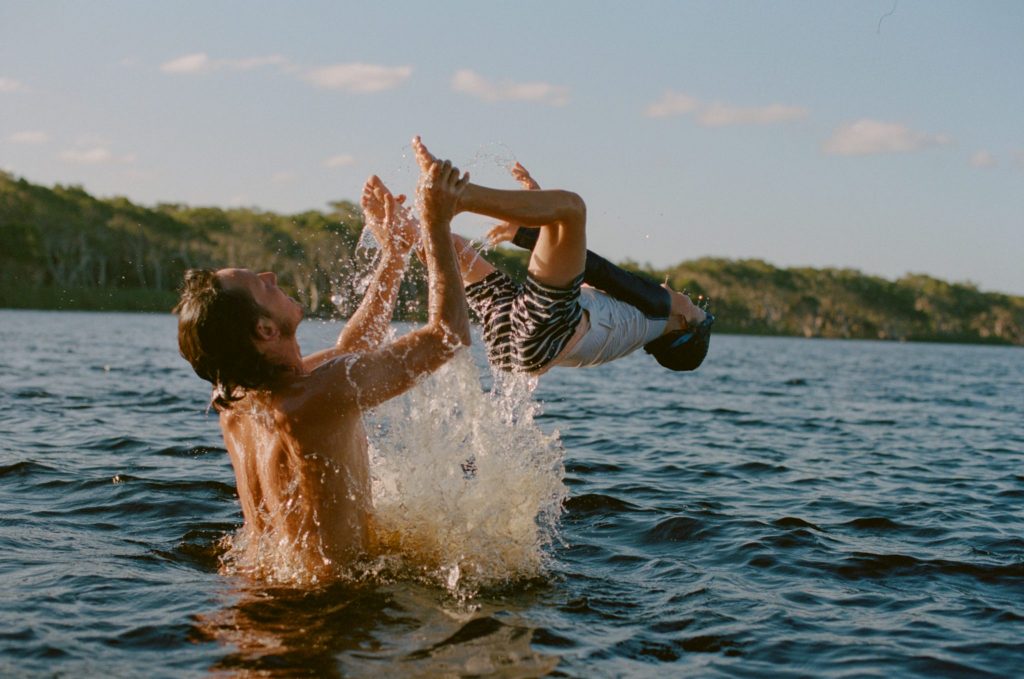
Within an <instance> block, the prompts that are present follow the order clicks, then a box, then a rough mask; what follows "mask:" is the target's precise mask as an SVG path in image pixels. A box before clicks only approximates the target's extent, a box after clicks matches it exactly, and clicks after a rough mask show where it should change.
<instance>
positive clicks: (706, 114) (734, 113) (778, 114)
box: [697, 102, 807, 127]
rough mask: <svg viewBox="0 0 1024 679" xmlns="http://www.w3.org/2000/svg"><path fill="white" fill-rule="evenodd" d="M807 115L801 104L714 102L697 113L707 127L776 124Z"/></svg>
mask: <svg viewBox="0 0 1024 679" xmlns="http://www.w3.org/2000/svg"><path fill="white" fill-rule="evenodd" d="M806 117H807V109H805V108H803V107H801V106H787V105H785V104H769V105H767V106H754V107H749V108H743V107H739V106H729V105H727V104H722V103H717V102H716V103H714V104H710V105H708V106H705V107H703V108H702V109H701V111H700V113H699V114H698V115H697V122H698V123H700V124H701V125H705V126H707V127H724V126H726V125H774V124H776V123H788V122H792V121H794V120H803V119H804V118H806Z"/></svg>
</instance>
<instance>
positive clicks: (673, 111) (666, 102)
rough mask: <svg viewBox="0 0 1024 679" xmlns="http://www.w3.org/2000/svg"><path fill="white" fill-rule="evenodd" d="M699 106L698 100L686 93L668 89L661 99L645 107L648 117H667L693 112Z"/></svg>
mask: <svg viewBox="0 0 1024 679" xmlns="http://www.w3.org/2000/svg"><path fill="white" fill-rule="evenodd" d="M698 106H700V101H698V100H697V99H696V98H694V97H691V96H690V95H688V94H682V93H680V92H673V91H672V90H668V91H666V92H665V94H664V95H662V97H661V99H659V100H658V101H656V102H654V103H653V104H651V105H650V106H648V107H647V111H646V115H647V117H648V118H667V117H669V116H681V115H686V114H687V113H693V112H694V111H696V110H697V107H698Z"/></svg>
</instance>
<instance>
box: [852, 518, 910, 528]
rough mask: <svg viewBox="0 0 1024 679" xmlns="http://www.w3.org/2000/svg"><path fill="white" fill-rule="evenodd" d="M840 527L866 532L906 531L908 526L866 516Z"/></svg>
mask: <svg viewBox="0 0 1024 679" xmlns="http://www.w3.org/2000/svg"><path fill="white" fill-rule="evenodd" d="M840 525H841V526H848V527H850V528H856V529H857V530H866V531H903V530H907V529H908V526H905V525H903V524H902V523H897V522H896V521H893V520H892V519H888V518H886V517H884V516H866V517H863V518H860V519H853V520H852V521H847V522H846V523H843V524H840Z"/></svg>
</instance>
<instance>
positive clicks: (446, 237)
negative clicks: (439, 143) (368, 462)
mask: <svg viewBox="0 0 1024 679" xmlns="http://www.w3.org/2000/svg"><path fill="white" fill-rule="evenodd" d="M468 179H469V177H468V175H466V176H465V177H462V178H460V177H459V171H458V169H457V168H454V167H452V165H451V163H450V162H448V161H444V162H443V163H441V162H434V163H432V164H431V166H430V167H429V168H428V169H427V171H425V172H424V173H423V180H422V182H421V186H420V192H421V197H422V206H423V208H422V209H423V213H422V217H421V220H420V222H421V224H422V235H423V244H424V250H425V259H426V264H427V272H428V276H429V293H428V295H429V296H428V309H429V311H428V314H429V316H428V320H427V323H426V325H424V326H423V327H421V328H418V329H417V330H414V331H413V332H410V333H408V334H407V335H404V336H402V337H401V338H399V339H398V340H396V341H395V342H391V343H389V344H385V345H383V346H382V347H380V348H378V349H376V350H372V351H367V352H364V353H359V354H353V355H352V358H351V359H350V360H347V361H346V360H339V361H336V362H334V363H329V364H326V365H324V366H323V368H321V369H320V370H316V371H314V372H313V373H312V374H311V375H310V376H309V380H310V381H309V383H308V384H307V386H308V389H306V390H305V392H306V393H307V394H308V397H307V398H306V403H304V404H303V408H304V409H308V410H307V412H309V413H311V414H312V415H313V416H314V417H316V416H327V415H330V414H331V413H332V412H336V411H337V409H339V408H344V407H351V406H352V405H355V406H357V407H358V408H359V409H366V408H372V407H373V406H375V405H377V404H379V403H382V402H384V401H386V400H388V399H390V398H393V397H395V396H397V395H398V394H400V393H402V392H404V391H406V390H407V389H409V388H410V387H411V386H412V385H414V384H415V383H416V381H417V380H418V379H419V378H420V377H421V376H422V375H424V374H426V373H429V372H433V371H434V370H437V368H439V367H441V365H443V364H444V363H445V361H447V360H448V359H450V358H451V357H452V356H453V355H454V354H455V351H456V350H457V349H458V348H459V347H462V346H468V345H469V343H470V329H469V310H468V309H467V307H466V296H465V293H464V291H463V287H462V279H461V277H460V275H459V266H458V262H457V260H456V256H455V248H454V246H453V245H452V239H451V232H450V226H449V225H450V222H451V219H452V217H453V216H454V215H455V210H456V205H457V204H458V199H459V196H460V195H461V193H462V191H464V190H465V187H466V184H467V183H468Z"/></svg>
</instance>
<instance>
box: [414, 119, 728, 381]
mask: <svg viewBox="0 0 1024 679" xmlns="http://www.w3.org/2000/svg"><path fill="white" fill-rule="evenodd" d="M413 148H414V150H415V152H416V157H417V160H418V161H419V163H420V165H421V167H425V166H426V165H427V164H429V163H432V162H434V156H433V155H432V154H431V153H430V152H429V151H428V150H427V148H426V147H425V146H424V145H423V143H422V142H421V141H420V140H419V139H418V138H417V139H415V140H413ZM512 173H513V176H514V177H515V178H516V179H517V180H518V181H519V182H520V183H521V184H522V185H523V187H524V189H525V190H523V191H506V190H500V189H490V188H485V187H482V186H478V185H476V184H469V185H467V186H466V190H465V191H464V192H463V194H462V196H461V197H460V199H459V205H458V208H457V211H458V212H476V213H479V214H483V215H487V216H490V217H495V218H497V219H500V220H503V221H504V223H503V224H501V225H499V226H497V227H495V228H494V229H492V230H491V232H490V234H489V235H488V236H489V239H490V240H491V242H492V243H498V242H503V241H508V240H512V241H513V242H516V243H517V244H518V245H521V246H523V247H527V248H529V249H530V250H531V254H530V261H529V265H528V267H527V270H528V273H529V275H528V277H527V280H526V282H525V283H524V284H518V283H516V282H514V281H512V279H511V278H509V276H508V275H506V274H505V273H503V272H501V271H498V270H497V269H495V268H494V266H493V265H491V264H490V263H489V262H487V261H486V260H484V259H483V258H482V257H480V256H479V255H478V254H477V252H476V251H475V249H474V248H473V247H472V244H471V243H470V242H469V241H467V240H466V239H464V238H462V237H460V236H454V239H455V246H456V249H457V250H458V252H459V263H460V267H461V270H462V277H463V282H464V283H465V284H466V295H467V297H468V299H469V303H470V305H471V306H472V307H473V308H474V310H475V311H476V312H477V314H478V315H479V316H480V317H481V320H482V323H483V327H484V342H485V344H486V345H487V350H488V357H489V359H490V360H491V363H492V364H493V365H495V366H496V367H498V368H500V369H502V370H508V371H514V372H528V373H535V374H539V373H542V372H544V371H546V370H548V369H549V368H551V367H553V366H559V365H560V366H568V367H585V366H592V365H599V364H602V363H607V362H609V361H613V360H615V359H617V358H621V357H622V356H625V355H627V354H630V353H632V352H633V351H636V350H637V349H639V348H640V347H644V349H645V350H646V351H647V352H648V353H650V354H652V355H653V356H654V358H655V359H656V360H657V361H658V362H659V363H660V364H661V365H663V366H665V367H666V368H669V369H671V370H694V369H696V368H697V367H698V366H699V365H700V364H701V362H702V361H703V359H704V356H705V355H706V353H707V349H708V343H709V341H710V329H711V324H712V323H713V322H714V316H712V315H711V314H710V313H707V312H706V310H705V309H706V303H702V305H701V306H698V305H697V304H694V303H693V301H692V300H691V299H690V297H689V296H688V295H686V294H683V293H679V292H676V291H674V290H671V289H669V288H668V287H667V286H658V285H656V284H654V283H651V282H649V281H647V280H644V279H641V278H639V277H637V276H635V275H633V274H631V273H629V272H628V271H624V270H622V269H620V268H619V267H617V266H615V265H614V264H612V263H611V262H609V261H607V260H605V259H604V258H602V257H600V256H598V255H596V254H595V253H593V252H591V251H589V250H587V247H586V206H585V205H584V203H583V200H582V199H581V198H580V197H579V196H578V195H577V194H575V193H571V192H568V191H542V190H540V187H539V186H538V185H537V183H536V182H535V181H534V180H533V178H532V177H530V174H529V173H528V172H527V171H526V169H525V168H524V167H523V166H522V165H520V164H518V163H516V165H515V166H514V167H513V168H512ZM521 227H527V228H521ZM528 227H538V228H528ZM584 280H585V281H586V283H588V284H590V285H582V283H583V281H584Z"/></svg>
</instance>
